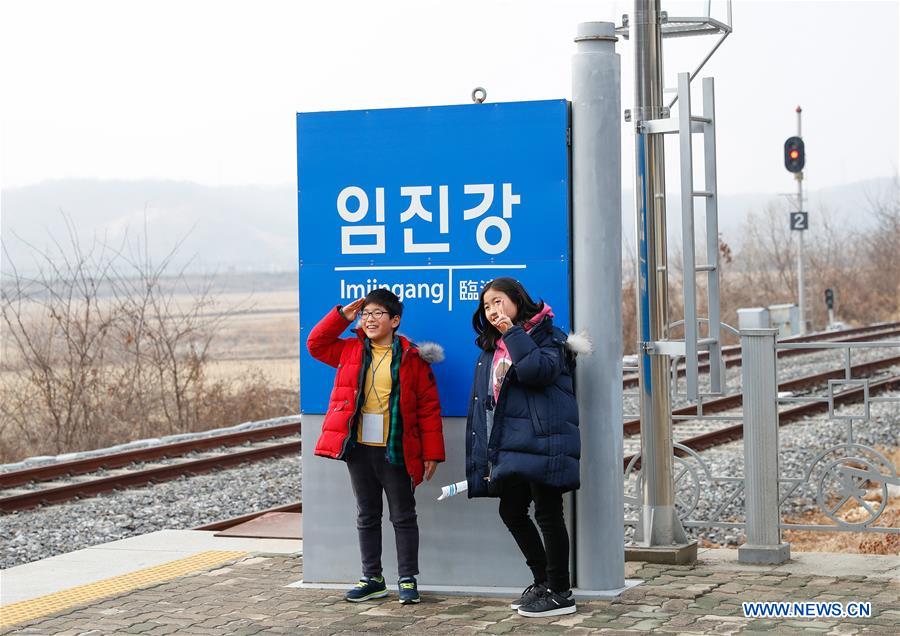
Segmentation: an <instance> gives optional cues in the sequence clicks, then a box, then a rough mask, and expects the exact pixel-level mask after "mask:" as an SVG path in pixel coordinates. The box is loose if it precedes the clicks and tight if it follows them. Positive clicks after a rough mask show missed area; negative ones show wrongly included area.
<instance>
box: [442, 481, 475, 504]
mask: <svg viewBox="0 0 900 636" xmlns="http://www.w3.org/2000/svg"><path fill="white" fill-rule="evenodd" d="M468 489H469V483H468V482H466V481H458V482H456V483H455V484H450V485H449V486H444V487H442V488H441V496H440V497H438V498H437V500H438V501H441V500H443V499H446V498H447V497H452V496H453V495H458V494H459V493H461V492H466V491H467V490H468Z"/></svg>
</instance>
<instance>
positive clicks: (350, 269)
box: [334, 264, 527, 272]
mask: <svg viewBox="0 0 900 636" xmlns="http://www.w3.org/2000/svg"><path fill="white" fill-rule="evenodd" d="M526 267H527V265H500V264H497V265H366V266H360V267H335V268H334V271H336V272H361V271H370V270H371V271H376V270H378V271H381V270H386V269H403V270H407V269H525V268H526Z"/></svg>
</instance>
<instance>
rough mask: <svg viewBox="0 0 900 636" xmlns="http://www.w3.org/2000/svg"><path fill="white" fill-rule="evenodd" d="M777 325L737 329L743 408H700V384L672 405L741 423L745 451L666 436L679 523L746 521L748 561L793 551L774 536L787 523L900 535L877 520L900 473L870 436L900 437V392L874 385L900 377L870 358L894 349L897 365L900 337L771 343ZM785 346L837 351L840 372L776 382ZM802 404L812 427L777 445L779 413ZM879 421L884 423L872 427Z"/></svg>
mask: <svg viewBox="0 0 900 636" xmlns="http://www.w3.org/2000/svg"><path fill="white" fill-rule="evenodd" d="M775 336H776V332H775V330H771V329H758V330H743V331H742V332H741V344H742V365H741V392H742V396H743V400H742V402H743V404H742V405H740V406H739V407H738V409H739V410H735V411H731V412H727V413H724V414H709V415H707V414H704V404H705V403H707V402H705V400H707V399H708V398H714V397H715V395H714V394H711V393H707V394H702V393H701V397H700V400H699V401H698V402H697V404H696V413H697V414H696V415H694V414H690V415H675V416H673V422H675V423H678V422H682V423H686V422H691V423H692V424H693V425H700V424H702V425H704V426H707V427H709V426H721V427H727V426H731V427H734V426H735V425H736V424H741V425H742V428H743V430H742V433H743V443H742V449H743V462H741V461H740V457H739V453H736V452H735V450H736V449H734V447H733V446H732V447H731V449H730V451H729V452H730V454H731V455H730V457H733V459H732V460H730V461H731V463H730V464H729V465H727V466H723V465H722V463H721V462H718V463H717V462H710V461H707V459H708V458H705V457H704V455H703V454H701V453H699V452H697V451H695V450H692V449H691V448H689V447H688V446H686V445H684V444H681V443H677V442H676V443H674V444H673V448H674V452H675V455H676V457H675V461H674V467H675V470H674V478H675V487H676V509H677V512H678V514H679V518H680V519H681V520H682V525H683V526H685V527H687V528H734V529H736V530H738V531H740V530H743V531H744V533H745V535H746V543H745V545H744V546H742V548H741V550H742V552H743V554H742V560H745V561H749V562H779V561H783V560H784V559H786V558H788V554H789V548H788V546H787V544H785V543H783V542H782V541H781V531H782V530H784V529H795V530H813V531H845V532H872V533H875V532H880V533H887V534H900V528H898V527H896V526H893V525H886V524H884V523H879V522H880V521H881V520H883V516H884V512H885V511H886V510H888V509H889V508H890V506H891V501H892V499H893V500H896V499H898V497H897V493H896V487H897V486H900V478H898V475H897V466H895V465H894V464H893V463H892V461H891V459H890V458H889V457H888V456H886V454H885V453H883V452H881V451H880V450H879V449H878V448H877V447H876V446H885V447H891V446H893V447H896V446H897V444H898V441H900V439H898V438H900V397H891V396H889V395H888V396H885V395H881V392H883V391H894V392H895V395H896V392H897V391H900V379H898V378H897V376H896V375H895V376H892V377H890V378H886V379H885V378H882V379H879V378H876V377H874V369H876V368H877V367H878V366H881V367H884V366H885V365H884V364H883V363H877V364H873V363H872V360H873V359H876V358H877V359H879V360H883V359H884V358H885V357H891V356H894V357H896V358H897V363H896V364H897V365H900V342H895V341H880V342H852V343H847V342H840V343H831V342H816V343H811V342H810V343H778V342H777V341H776V339H775ZM786 350H794V351H798V352H799V351H800V350H806V351H807V352H808V353H813V352H819V353H818V357H819V358H820V360H819V361H818V362H819V364H821V363H822V360H821V358H823V357H826V358H830V357H833V358H835V359H837V358H840V360H841V362H842V365H841V366H842V371H841V372H837V371H834V368H835V367H837V365H836V364H830V367H831V368H832V371H831V373H830V375H829V377H828V379H827V380H825V381H824V383H821V384H819V385H818V386H814V387H812V388H802V389H798V390H795V391H782V392H779V388H778V387H779V386H780V385H781V386H785V383H787V385H788V386H790V384H789V382H790V381H791V380H795V378H791V377H787V376H788V375H790V374H792V373H797V372H796V371H792V370H790V369H787V368H786V369H782V370H780V371H779V369H778V366H777V359H778V352H779V351H786ZM885 354H887V356H886V355H885ZM783 355H785V354H783ZM786 355H790V354H786ZM673 364H674V363H673ZM673 379H677V375H676V374H675V372H674V370H673ZM674 386H676V384H675V383H674V382H673V387H674ZM626 395H627V394H626ZM779 406H781V407H782V412H781V415H779ZM808 410H814V411H818V412H817V413H814V414H813V415H810V416H808V417H809V418H811V419H810V420H809V421H810V422H812V423H813V426H812V427H810V426H809V424H807V434H806V436H805V438H804V439H805V441H804V443H802V444H796V443H795V444H790V445H785V444H783V442H782V441H781V438H782V437H783V436H782V435H779V422H781V423H782V424H783V423H784V422H785V421H790V420H791V419H796V418H798V417H800V416H801V415H802V414H801V411H803V412H805V411H808ZM879 422H881V423H882V424H879ZM879 425H880V426H882V430H876V428H875V427H876V426H879ZM885 426H886V427H887V428H886V429H884V427H885ZM676 430H677V429H676ZM682 437H683V436H682ZM835 440H837V441H835ZM873 440H876V441H873ZM877 440H880V442H879V441H877ZM714 452H715V451H714ZM639 462H640V455H639V453H636V454H635V455H634V456H633V458H632V460H631V462H630V463H629V465H628V466H627V467H626V469H625V479H624V483H625V523H626V525H636V524H637V523H639V514H640V511H641V488H642V486H643V484H642V480H641V471H640V470H639ZM715 464H718V468H716V469H714V468H713V465H715ZM741 464H743V465H741ZM716 471H718V474H717V472H716ZM783 517H787V519H784V518H783ZM798 519H800V520H801V521H803V522H798ZM806 519H809V520H810V521H809V522H808V523H807V522H805V520H806Z"/></svg>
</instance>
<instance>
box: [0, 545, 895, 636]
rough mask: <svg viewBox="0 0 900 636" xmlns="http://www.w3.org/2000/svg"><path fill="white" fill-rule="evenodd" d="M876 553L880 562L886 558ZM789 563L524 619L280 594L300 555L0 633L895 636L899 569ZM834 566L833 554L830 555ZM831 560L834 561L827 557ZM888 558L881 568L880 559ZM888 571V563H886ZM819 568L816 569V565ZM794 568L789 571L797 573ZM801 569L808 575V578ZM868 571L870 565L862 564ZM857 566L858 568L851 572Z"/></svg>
mask: <svg viewBox="0 0 900 636" xmlns="http://www.w3.org/2000/svg"><path fill="white" fill-rule="evenodd" d="M882 558H884V557H882ZM820 559H821V563H822V564H823V565H822V567H821V570H822V573H821V574H808V573H802V571H803V569H802V568H799V569H800V570H801V572H800V573H798V572H796V571H794V572H792V571H790V568H773V567H767V568H753V567H748V566H739V565H737V564H733V563H727V562H722V561H718V562H713V561H705V560H701V561H700V562H699V563H698V564H697V565H696V566H693V567H691V566H661V565H650V564H644V563H628V564H627V571H626V576H627V577H628V578H640V579H644V581H645V582H644V583H643V584H642V585H640V586H638V587H635V588H632V589H630V590H628V591H627V592H625V593H624V594H623V595H622V596H621V597H620V598H619V599H617V600H616V601H614V602H609V601H593V602H582V603H579V606H578V613H577V614H574V615H569V616H564V617H557V618H556V619H553V618H548V619H526V618H522V617H520V616H518V615H517V614H515V613H514V612H513V611H511V610H510V609H509V599H498V598H465V597H453V596H440V595H433V594H426V595H425V596H424V597H423V601H422V603H421V604H420V605H417V606H401V605H400V604H399V603H398V602H397V600H396V596H392V597H389V598H388V599H386V600H381V601H375V602H372V603H366V604H352V603H347V602H345V601H343V600H342V596H341V594H338V593H335V592H332V591H317V590H302V589H297V588H286V587H284V586H285V585H286V584H288V583H292V582H295V581H297V580H299V579H300V578H302V574H301V571H302V558H301V557H300V556H284V555H277V556H275V555H272V556H268V555H254V556H250V557H246V558H244V559H242V560H240V561H237V562H235V563H233V564H230V565H226V566H224V567H220V568H217V569H214V570H211V571H209V572H204V573H201V574H195V575H191V576H185V577H182V578H178V579H174V580H172V581H169V582H166V583H162V584H159V585H156V586H154V587H150V588H145V589H142V590H137V591H134V592H129V593H125V594H122V595H120V596H117V597H115V598H111V599H108V600H105V601H102V602H98V603H94V604H90V605H87V606H83V607H81V608H76V609H73V610H71V611H67V612H63V613H59V614H56V615H53V616H49V617H45V618H43V619H39V620H37V621H34V622H32V623H30V624H27V625H24V626H18V627H17V628H13V629H11V630H7V631H4V632H2V633H3V634H48V635H49V634H53V635H55V636H63V635H65V636H68V635H71V636H74V635H76V634H81V635H88V634H90V635H91V636H94V635H96V636H101V635H102V636H106V635H110V634H149V635H153V636H157V635H160V636H161V635H163V634H198V635H199V634H204V635H205V634H208V635H218V634H221V635H229V636H243V635H247V636H249V635H251V634H297V633H310V632H312V633H318V634H327V635H338V634H341V635H343V634H361V633H383V634H389V633H394V632H407V633H413V634H474V633H487V634H509V633H516V634H518V633H524V634H554V633H562V632H566V633H569V634H593V633H597V634H631V633H640V632H648V631H653V632H668V633H677V634H689V633H694V634H695V633H713V634H733V633H740V632H751V631H770V632H772V633H773V634H801V633H808V632H818V633H826V634H892V635H896V634H898V633H900V582H898V580H897V579H898V577H897V572H898V570H900V568H897V567H896V565H891V567H892V568H893V569H891V567H882V568H871V569H870V570H869V571H868V573H867V574H855V575H842V576H841V577H840V578H834V577H831V576H827V575H826V574H827V570H828V565H827V564H828V562H829V560H828V559H827V558H825V555H822V556H821V557H820ZM835 561H837V559H836V560H835ZM833 563H834V562H833ZM880 563H882V564H883V563H885V562H883V561H882V562H880ZM891 564H893V561H892V562H891ZM815 567H817V566H815ZM796 569H798V568H795V570H796ZM809 569H810V568H809V566H808V564H807V568H806V571H809ZM864 569H867V568H864ZM858 570H859V568H857V571H858ZM754 600H760V601H806V600H816V601H841V602H843V603H844V604H846V603H848V602H852V601H870V602H871V603H872V607H873V617H872V618H857V619H769V620H762V619H747V618H744V617H743V616H742V613H741V602H742V601H754Z"/></svg>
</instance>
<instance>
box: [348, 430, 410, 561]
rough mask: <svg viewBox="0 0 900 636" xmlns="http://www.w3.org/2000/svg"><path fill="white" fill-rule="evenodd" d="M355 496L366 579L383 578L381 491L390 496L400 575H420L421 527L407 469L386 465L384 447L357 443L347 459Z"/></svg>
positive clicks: (357, 527) (389, 507) (357, 524)
mask: <svg viewBox="0 0 900 636" xmlns="http://www.w3.org/2000/svg"><path fill="white" fill-rule="evenodd" d="M347 467H348V468H349V470H350V485H351V486H352V487H353V494H354V495H355V496H356V513H357V516H356V529H357V531H358V532H359V553H360V557H362V571H363V576H372V577H379V576H381V571H382V570H381V513H382V510H383V508H384V501H383V499H382V494H381V493H382V492H383V493H384V494H386V495H387V500H388V509H389V511H390V518H391V523H392V524H393V525H394V539H395V541H396V543H397V570H398V571H399V573H400V576H401V577H403V576H415V575H416V574H418V573H419V524H418V521H417V518H416V498H415V496H414V494H413V491H414V488H413V483H412V478H411V477H410V476H409V473H407V472H406V468H405V467H404V466H394V465H392V464H389V463H388V462H387V459H386V458H385V449H384V447H383V446H366V445H365V444H357V445H356V446H355V447H354V448H353V450H352V451H351V452H350V456H349V457H348V458H347Z"/></svg>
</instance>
